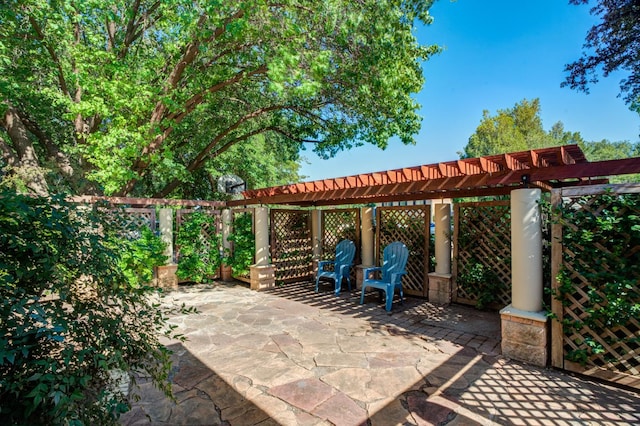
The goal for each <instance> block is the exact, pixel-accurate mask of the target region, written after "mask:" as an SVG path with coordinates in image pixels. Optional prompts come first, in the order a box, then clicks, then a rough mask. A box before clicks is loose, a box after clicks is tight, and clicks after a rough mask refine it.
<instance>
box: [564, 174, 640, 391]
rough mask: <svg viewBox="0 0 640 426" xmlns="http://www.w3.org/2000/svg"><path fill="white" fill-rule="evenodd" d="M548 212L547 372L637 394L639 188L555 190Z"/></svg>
mask: <svg viewBox="0 0 640 426" xmlns="http://www.w3.org/2000/svg"><path fill="white" fill-rule="evenodd" d="M607 188H609V189H607ZM623 197H624V200H626V201H624V202H621V200H623ZM552 205H553V206H554V211H556V212H557V211H562V214H556V215H555V216H554V219H555V220H554V223H553V225H552V277H553V280H552V291H553V296H554V297H553V298H552V300H551V304H552V311H553V316H554V319H553V320H552V326H551V330H552V353H551V362H552V365H553V366H555V367H559V368H564V369H566V370H570V371H575V372H580V373H583V374H588V375H593V376H597V377H600V378H604V379H607V380H611V381H615V382H618V383H622V384H626V385H629V386H633V387H636V388H640V315H638V313H639V307H640V185H619V186H610V187H604V186H602V185H599V186H595V187H583V188H567V189H562V190H554V191H553V194H552Z"/></svg>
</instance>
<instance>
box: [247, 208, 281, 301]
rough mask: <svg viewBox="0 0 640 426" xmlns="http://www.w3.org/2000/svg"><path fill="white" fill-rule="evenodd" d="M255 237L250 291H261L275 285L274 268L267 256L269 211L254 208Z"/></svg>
mask: <svg viewBox="0 0 640 426" xmlns="http://www.w3.org/2000/svg"><path fill="white" fill-rule="evenodd" d="M253 220H254V229H255V237H256V263H255V265H252V266H251V267H250V268H249V269H250V277H251V289H252V290H262V289H265V288H270V287H274V286H275V284H276V279H275V267H274V265H271V264H270V256H269V209H268V208H266V207H256V208H255V210H254V214H253Z"/></svg>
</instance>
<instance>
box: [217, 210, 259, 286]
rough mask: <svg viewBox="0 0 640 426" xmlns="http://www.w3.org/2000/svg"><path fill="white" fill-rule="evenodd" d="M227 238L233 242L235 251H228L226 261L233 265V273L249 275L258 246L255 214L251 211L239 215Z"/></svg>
mask: <svg viewBox="0 0 640 426" xmlns="http://www.w3.org/2000/svg"><path fill="white" fill-rule="evenodd" d="M227 239H228V240H229V241H232V242H233V252H232V253H227V256H226V257H225V259H224V262H225V263H226V264H227V265H229V266H231V271H232V272H233V275H235V276H244V275H248V274H249V266H251V265H252V264H253V263H254V254H255V247H256V237H255V235H254V233H253V216H252V215H251V214H250V213H241V214H239V215H237V216H236V217H235V218H234V221H233V232H232V233H231V235H229V237H228V238H227Z"/></svg>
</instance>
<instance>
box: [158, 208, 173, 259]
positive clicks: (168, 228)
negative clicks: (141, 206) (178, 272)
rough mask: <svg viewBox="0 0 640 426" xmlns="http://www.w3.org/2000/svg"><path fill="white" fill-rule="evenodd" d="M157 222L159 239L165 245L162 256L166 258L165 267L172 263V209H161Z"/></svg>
mask: <svg viewBox="0 0 640 426" xmlns="http://www.w3.org/2000/svg"><path fill="white" fill-rule="evenodd" d="M158 221H159V222H160V238H161V239H162V242H163V243H165V244H166V248H165V249H164V253H163V254H164V255H165V256H167V258H168V259H167V265H171V264H173V263H174V258H173V209H170V208H161V209H160V212H159V215H158Z"/></svg>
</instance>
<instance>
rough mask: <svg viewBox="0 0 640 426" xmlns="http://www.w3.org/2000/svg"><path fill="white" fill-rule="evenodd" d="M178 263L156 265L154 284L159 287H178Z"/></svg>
mask: <svg viewBox="0 0 640 426" xmlns="http://www.w3.org/2000/svg"><path fill="white" fill-rule="evenodd" d="M177 270H178V265H163V266H157V267H156V285H157V286H158V287H161V288H178V276H177V275H176V271H177Z"/></svg>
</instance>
